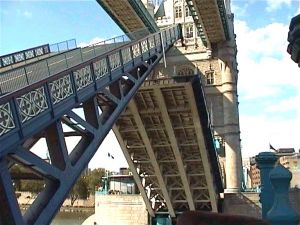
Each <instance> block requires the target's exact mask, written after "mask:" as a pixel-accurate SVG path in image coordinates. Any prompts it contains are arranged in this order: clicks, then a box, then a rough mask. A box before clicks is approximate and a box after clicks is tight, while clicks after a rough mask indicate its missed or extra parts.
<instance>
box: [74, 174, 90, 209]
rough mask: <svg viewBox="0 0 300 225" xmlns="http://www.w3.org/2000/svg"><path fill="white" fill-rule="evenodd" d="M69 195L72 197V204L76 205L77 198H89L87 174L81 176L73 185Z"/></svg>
mask: <svg viewBox="0 0 300 225" xmlns="http://www.w3.org/2000/svg"><path fill="white" fill-rule="evenodd" d="M69 197H70V199H71V206H73V205H74V203H75V201H76V200H77V199H87V197H88V185H87V181H86V177H85V176H80V177H79V179H78V180H77V182H76V183H75V185H74V186H73V188H72V190H71V192H70V194H69Z"/></svg>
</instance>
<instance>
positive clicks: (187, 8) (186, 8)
mask: <svg viewBox="0 0 300 225" xmlns="http://www.w3.org/2000/svg"><path fill="white" fill-rule="evenodd" d="M191 15H192V13H191V10H190V9H189V7H188V6H185V16H186V17H188V16H191Z"/></svg>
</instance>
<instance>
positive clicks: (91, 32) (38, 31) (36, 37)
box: [0, 0, 123, 55]
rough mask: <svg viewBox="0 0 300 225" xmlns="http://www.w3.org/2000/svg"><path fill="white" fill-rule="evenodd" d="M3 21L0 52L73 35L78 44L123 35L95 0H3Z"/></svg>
mask: <svg viewBox="0 0 300 225" xmlns="http://www.w3.org/2000/svg"><path fill="white" fill-rule="evenodd" d="M0 23H1V26H0V29H1V30H0V38H1V39H0V55H4V54H8V53H12V52H15V51H19V50H22V49H27V48H30V47H34V46H38V45H41V44H48V43H49V44H53V43H57V42H61V41H64V40H68V39H73V38H75V39H76V41H77V44H78V43H81V42H87V41H90V40H91V39H93V38H95V37H99V36H101V37H102V38H105V39H108V38H110V37H112V36H118V35H120V34H123V32H122V31H121V30H120V29H119V28H118V26H117V25H116V24H115V22H114V21H113V20H112V19H111V18H110V17H109V16H108V15H107V14H106V12H105V11H104V10H103V9H102V8H101V7H100V5H99V4H98V3H97V2H96V1H93V0H90V1H87V0H85V1H30V0H29V1H25V0H18V1H16V0H9V1H7V0H0Z"/></svg>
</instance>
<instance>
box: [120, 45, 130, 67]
mask: <svg viewBox="0 0 300 225" xmlns="http://www.w3.org/2000/svg"><path fill="white" fill-rule="evenodd" d="M121 52H122V59H123V64H126V63H128V62H130V61H131V60H132V57H131V52H130V48H129V47H128V48H124V49H122V50H121Z"/></svg>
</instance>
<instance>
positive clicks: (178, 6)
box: [174, 0, 182, 18]
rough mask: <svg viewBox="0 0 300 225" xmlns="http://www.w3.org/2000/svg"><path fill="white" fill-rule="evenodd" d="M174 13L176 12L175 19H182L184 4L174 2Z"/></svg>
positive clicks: (178, 1) (178, 0)
mask: <svg viewBox="0 0 300 225" xmlns="http://www.w3.org/2000/svg"><path fill="white" fill-rule="evenodd" d="M174 11H175V18H181V17H182V2H181V1H180V0H177V1H175V2H174Z"/></svg>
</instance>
